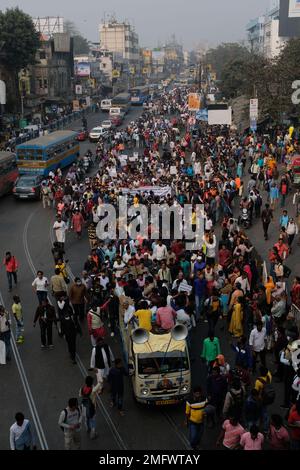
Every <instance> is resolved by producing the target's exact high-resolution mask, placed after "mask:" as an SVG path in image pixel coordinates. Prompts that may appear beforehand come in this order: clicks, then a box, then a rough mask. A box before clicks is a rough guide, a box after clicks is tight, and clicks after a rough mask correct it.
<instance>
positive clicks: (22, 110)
mask: <svg viewBox="0 0 300 470" xmlns="http://www.w3.org/2000/svg"><path fill="white" fill-rule="evenodd" d="M23 117H24V95H23V93H21V118H22V119H23Z"/></svg>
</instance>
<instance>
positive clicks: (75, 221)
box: [71, 209, 84, 238]
mask: <svg viewBox="0 0 300 470" xmlns="http://www.w3.org/2000/svg"><path fill="white" fill-rule="evenodd" d="M83 224H84V218H83V217H82V214H81V213H80V212H79V209H76V210H75V213H74V215H73V217H72V227H71V228H72V229H73V230H74V232H76V233H77V237H78V238H81V233H82V228H83Z"/></svg>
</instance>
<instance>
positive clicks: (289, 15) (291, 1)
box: [279, 0, 300, 38]
mask: <svg viewBox="0 0 300 470" xmlns="http://www.w3.org/2000/svg"><path fill="white" fill-rule="evenodd" d="M279 36H280V37H286V38H299V37H300V1H299V0H280V13H279Z"/></svg>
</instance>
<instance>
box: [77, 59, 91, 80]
mask: <svg viewBox="0 0 300 470" xmlns="http://www.w3.org/2000/svg"><path fill="white" fill-rule="evenodd" d="M90 74H91V65H90V64H89V62H77V64H75V75H76V76H77V77H90Z"/></svg>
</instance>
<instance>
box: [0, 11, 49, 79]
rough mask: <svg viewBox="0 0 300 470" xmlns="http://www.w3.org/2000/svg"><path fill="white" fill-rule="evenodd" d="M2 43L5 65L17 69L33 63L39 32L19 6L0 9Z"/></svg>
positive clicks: (0, 36) (0, 41)
mask: <svg viewBox="0 0 300 470" xmlns="http://www.w3.org/2000/svg"><path fill="white" fill-rule="evenodd" d="M1 43H2V44H3V48H2V50H3V52H4V57H3V61H4V63H5V64H6V66H7V67H8V68H9V69H11V70H15V71H19V70H20V69H22V68H25V67H27V65H30V64H34V62H35V54H36V51H37V49H38V47H39V44H40V40H39V33H38V32H36V30H35V28H34V24H33V22H32V19H31V17H30V16H29V15H27V14H26V13H24V12H22V11H21V10H19V8H11V9H7V10H6V11H5V12H2V11H0V44H1Z"/></svg>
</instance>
